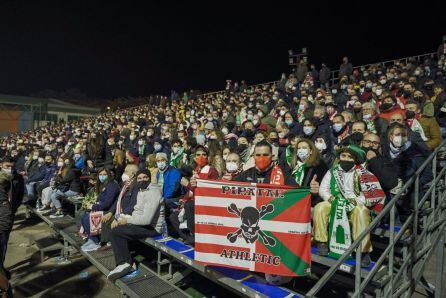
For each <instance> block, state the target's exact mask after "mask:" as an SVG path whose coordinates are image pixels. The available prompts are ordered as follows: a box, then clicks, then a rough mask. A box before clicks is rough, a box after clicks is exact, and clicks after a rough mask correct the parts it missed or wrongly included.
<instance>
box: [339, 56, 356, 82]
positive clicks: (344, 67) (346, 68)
mask: <svg viewBox="0 0 446 298" xmlns="http://www.w3.org/2000/svg"><path fill="white" fill-rule="evenodd" d="M352 74H353V65H352V64H351V63H350V62H348V57H344V58H342V64H341V66H339V75H338V76H339V77H340V78H342V77H343V76H347V77H348V78H349V77H350V76H351V75H352Z"/></svg>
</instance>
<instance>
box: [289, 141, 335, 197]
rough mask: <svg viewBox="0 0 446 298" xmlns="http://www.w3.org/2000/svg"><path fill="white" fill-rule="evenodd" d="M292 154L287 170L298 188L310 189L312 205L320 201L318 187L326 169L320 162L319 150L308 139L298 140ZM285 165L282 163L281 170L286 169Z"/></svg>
mask: <svg viewBox="0 0 446 298" xmlns="http://www.w3.org/2000/svg"><path fill="white" fill-rule="evenodd" d="M294 152H295V153H294V155H293V160H292V162H291V165H290V167H289V170H290V172H291V175H292V176H293V177H294V179H295V180H296V183H297V184H298V185H299V186H301V187H310V192H311V202H312V205H314V204H315V203H317V202H318V201H319V200H320V198H319V195H318V185H319V183H320V182H321V181H322V178H323V177H324V175H325V173H326V172H327V171H328V168H327V166H326V165H325V163H324V162H323V161H322V160H321V158H320V154H319V150H318V149H317V148H316V146H315V145H314V143H313V142H312V141H310V140H308V139H300V140H299V141H298V142H297V143H296V147H295V150H294ZM287 165H288V164H287V163H284V165H283V168H284V169H286V167H287Z"/></svg>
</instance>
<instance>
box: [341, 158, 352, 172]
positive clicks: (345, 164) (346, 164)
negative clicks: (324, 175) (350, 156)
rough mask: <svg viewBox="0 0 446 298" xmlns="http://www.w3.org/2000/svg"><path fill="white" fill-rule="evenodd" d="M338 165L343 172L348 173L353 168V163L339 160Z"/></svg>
mask: <svg viewBox="0 0 446 298" xmlns="http://www.w3.org/2000/svg"><path fill="white" fill-rule="evenodd" d="M339 165H340V166H341V168H342V169H343V170H344V171H345V172H348V171H350V170H351V169H352V168H353V167H354V166H355V162H354V161H347V160H341V161H340V162H339Z"/></svg>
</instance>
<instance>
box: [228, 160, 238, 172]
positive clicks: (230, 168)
mask: <svg viewBox="0 0 446 298" xmlns="http://www.w3.org/2000/svg"><path fill="white" fill-rule="evenodd" d="M237 169H238V166H237V164H236V163H235V162H228V163H227V164H226V170H227V171H228V172H230V173H233V172H235V171H237Z"/></svg>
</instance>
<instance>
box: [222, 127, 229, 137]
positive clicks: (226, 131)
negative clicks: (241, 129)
mask: <svg viewBox="0 0 446 298" xmlns="http://www.w3.org/2000/svg"><path fill="white" fill-rule="evenodd" d="M221 132H222V133H223V135H225V136H226V135H227V134H228V133H229V131H228V129H227V128H226V127H225V128H222V130H221Z"/></svg>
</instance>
